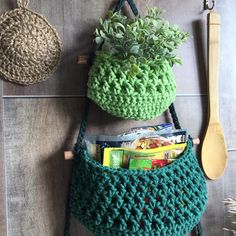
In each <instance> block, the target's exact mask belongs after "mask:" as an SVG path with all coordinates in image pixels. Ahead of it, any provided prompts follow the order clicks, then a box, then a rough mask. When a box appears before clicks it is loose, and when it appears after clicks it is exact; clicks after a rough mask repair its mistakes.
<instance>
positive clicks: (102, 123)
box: [4, 98, 202, 236]
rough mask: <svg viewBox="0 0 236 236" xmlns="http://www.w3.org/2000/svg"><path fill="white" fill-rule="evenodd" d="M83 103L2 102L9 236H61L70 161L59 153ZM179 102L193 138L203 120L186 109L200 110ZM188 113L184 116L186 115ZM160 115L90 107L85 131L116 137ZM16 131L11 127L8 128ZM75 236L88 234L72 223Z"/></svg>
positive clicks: (65, 146) (71, 135)
mask: <svg viewBox="0 0 236 236" xmlns="http://www.w3.org/2000/svg"><path fill="white" fill-rule="evenodd" d="M84 101H85V100H84V99H6V100H5V102H4V104H5V107H4V108H5V120H4V122H5V155H6V160H7V161H6V185H7V215H8V236H15V235H19V236H21V235H22V236H23V235H36V234H37V235H39V236H41V235H42V236H51V235H55V236H57V235H61V232H62V230H63V225H64V209H65V203H66V194H67V191H68V190H67V186H68V178H69V171H70V162H65V161H64V160H63V151H64V150H68V149H69V150H70V149H71V148H72V147H73V141H74V140H75V137H76V132H77V131H78V126H79V121H80V116H81V113H82V108H83V106H84ZM182 103H183V100H182V99H181V98H178V99H177V103H176V108H177V109H178V110H179V113H180V120H181V121H182V124H183V127H184V126H186V124H188V123H189V120H191V121H192V122H193V123H194V124H195V125H194V126H191V127H189V131H190V132H191V133H192V134H193V135H194V136H197V135H198V134H199V132H200V129H201V123H202V117H201V115H200V114H201V113H202V112H199V115H195V116H194V115H192V116H189V117H187V116H185V115H183V113H184V112H185V111H186V112H188V111H189V110H190V109H194V110H198V111H201V102H200V101H199V100H198V98H192V100H188V101H186V102H185V109H186V110H185V111H183V110H182V111H181V109H180V108H181V107H182ZM185 114H186V113H185ZM163 121H164V116H162V117H160V118H157V119H154V120H151V121H147V122H140V121H129V120H125V121H124V120H122V119H118V118H114V117H112V116H110V115H108V114H107V113H105V112H103V111H101V110H100V109H99V108H98V107H97V106H96V105H94V104H92V106H91V112H90V116H89V126H88V132H90V133H120V132H124V131H126V130H128V129H129V128H130V127H133V126H138V125H144V124H156V123H158V122H163ZM12 127H14V128H12ZM72 225H73V228H72V230H73V231H74V232H76V234H75V235H80V236H81V235H83V236H89V235H90V233H89V232H88V231H87V230H86V229H85V228H84V227H82V226H81V225H80V224H79V223H75V222H74V223H73V224H72Z"/></svg>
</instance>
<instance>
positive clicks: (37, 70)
mask: <svg viewBox="0 0 236 236" xmlns="http://www.w3.org/2000/svg"><path fill="white" fill-rule="evenodd" d="M17 4H18V7H17V8H16V9H14V10H12V11H8V12H6V13H4V14H3V15H1V16H0V74H1V75H2V76H3V77H4V78H5V79H6V80H9V81H11V82H15V83H18V84H22V85H29V84H34V83H38V82H41V81H44V80H46V79H47V78H48V77H49V76H50V75H51V74H52V73H53V72H54V71H55V70H56V69H57V67H58V65H59V64H60V61H61V55H62V43H61V40H60V38H59V36H58V34H57V32H56V30H55V29H54V28H53V27H52V26H51V25H50V24H49V23H48V21H47V20H46V19H45V18H44V17H43V16H41V15H39V14H37V13H35V12H33V11H31V10H29V9H28V8H27V5H28V0H18V1H17Z"/></svg>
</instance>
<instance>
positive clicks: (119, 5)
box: [114, 0, 138, 16]
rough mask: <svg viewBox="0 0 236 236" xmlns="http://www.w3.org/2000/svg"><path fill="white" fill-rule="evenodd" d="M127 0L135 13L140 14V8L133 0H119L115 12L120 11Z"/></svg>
mask: <svg viewBox="0 0 236 236" xmlns="http://www.w3.org/2000/svg"><path fill="white" fill-rule="evenodd" d="M126 1H127V2H128V4H129V6H130V8H131V10H132V12H133V14H134V15H135V16H138V9H137V7H136V5H135V3H134V1H133V0H119V1H118V2H117V4H116V7H115V10H114V12H117V11H120V10H121V8H122V7H123V6H124V3H125V2H126Z"/></svg>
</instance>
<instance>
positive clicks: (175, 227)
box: [70, 141, 207, 236]
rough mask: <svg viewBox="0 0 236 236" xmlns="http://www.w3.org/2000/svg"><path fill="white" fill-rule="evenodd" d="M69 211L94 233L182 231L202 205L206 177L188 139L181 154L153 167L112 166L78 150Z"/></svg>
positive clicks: (166, 235) (172, 234)
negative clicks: (162, 165)
mask: <svg viewBox="0 0 236 236" xmlns="http://www.w3.org/2000/svg"><path fill="white" fill-rule="evenodd" d="M73 170H74V171H73V175H72V183H71V192H70V209H71V210H70V211H71V213H72V215H73V216H74V217H75V218H76V219H78V220H79V221H80V222H81V223H83V224H84V225H85V226H86V227H87V228H88V229H89V230H90V231H91V232H93V233H94V234H95V235H97V236H101V235H102V236H111V235H114V236H133V235H140V236H184V235H185V234H187V233H188V232H190V231H191V230H192V229H193V228H194V227H195V226H196V225H197V224H198V222H199V221H200V218H201V216H202V213H203V211H204V209H205V207H206V201H207V193H206V183H205V180H204V176H203V174H202V171H201V169H200V167H199V165H198V162H197V159H196V158H195V156H194V154H193V153H192V144H191V142H190V141H189V142H188V145H187V147H186V149H185V151H184V152H183V153H182V154H181V155H180V158H179V159H178V160H176V161H175V162H173V163H172V164H170V165H168V166H165V167H163V168H161V169H157V170H154V171H142V170H127V169H113V168H109V167H104V166H102V165H101V164H99V163H98V162H96V161H94V160H91V159H90V157H89V155H88V153H87V151H86V149H85V148H81V149H80V152H79V153H77V157H76V159H75V163H74V168H73Z"/></svg>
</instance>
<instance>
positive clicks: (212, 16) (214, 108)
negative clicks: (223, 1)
mask: <svg viewBox="0 0 236 236" xmlns="http://www.w3.org/2000/svg"><path fill="white" fill-rule="evenodd" d="M207 25H208V31H207V32H208V41H207V44H208V47H207V48H208V99H209V118H210V121H211V122H216V123H218V122H219V83H218V80H219V66H220V15H219V14H218V13H216V12H210V13H208V16H207Z"/></svg>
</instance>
